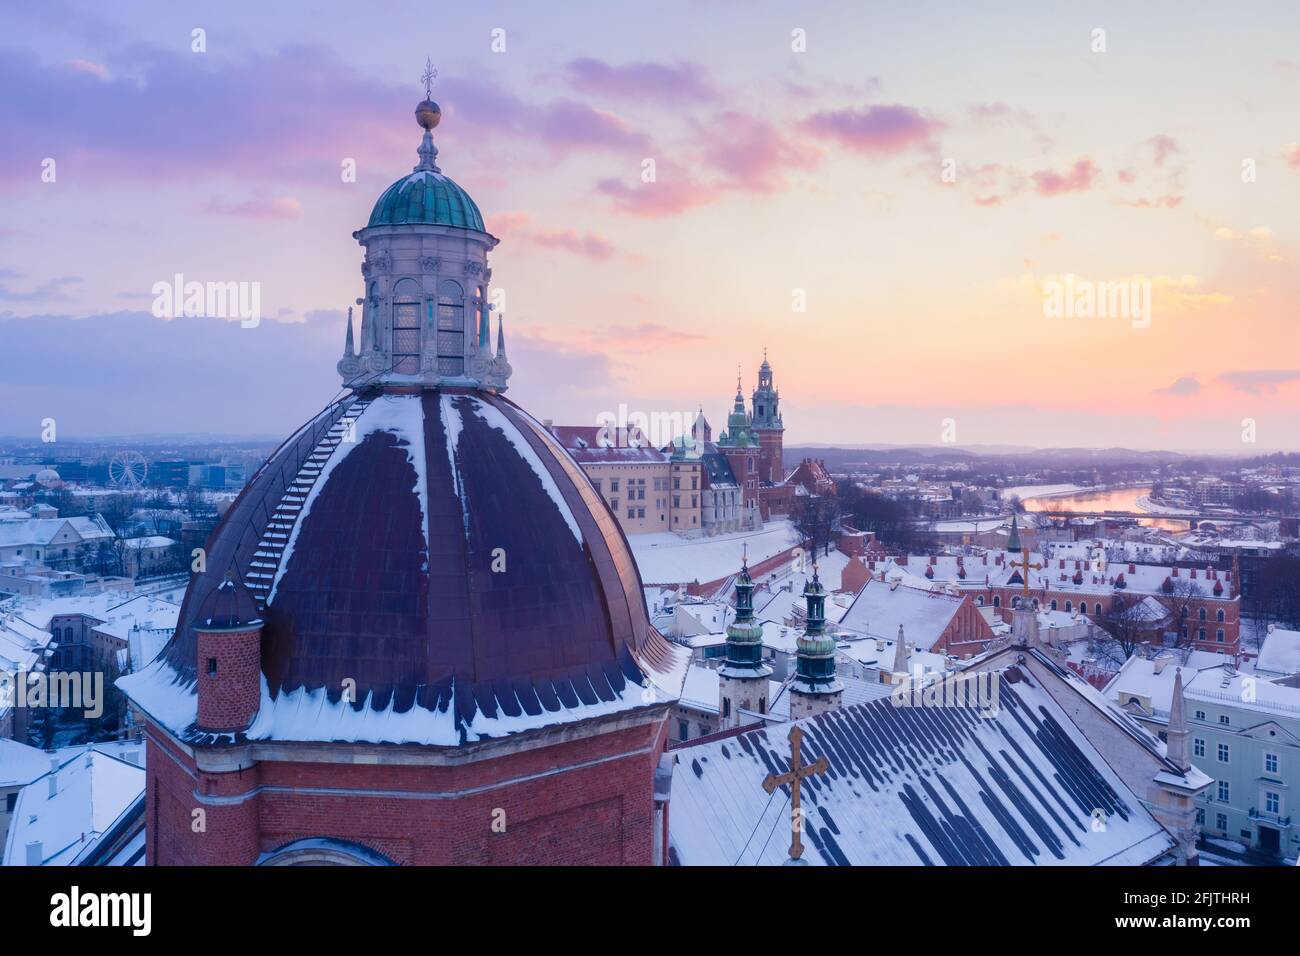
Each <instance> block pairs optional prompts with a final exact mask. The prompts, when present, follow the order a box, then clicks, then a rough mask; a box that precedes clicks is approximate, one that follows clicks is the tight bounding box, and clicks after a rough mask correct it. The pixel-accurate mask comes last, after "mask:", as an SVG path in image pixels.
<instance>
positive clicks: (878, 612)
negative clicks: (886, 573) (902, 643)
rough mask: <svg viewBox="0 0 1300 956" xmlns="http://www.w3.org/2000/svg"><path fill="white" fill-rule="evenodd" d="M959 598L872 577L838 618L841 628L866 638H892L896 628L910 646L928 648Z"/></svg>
mask: <svg viewBox="0 0 1300 956" xmlns="http://www.w3.org/2000/svg"><path fill="white" fill-rule="evenodd" d="M962 602H963V599H962V598H960V597H954V596H952V595H949V594H945V593H943V592H942V591H930V590H923V589H921V588H915V587H908V586H907V585H904V584H899V585H898V586H897V587H895V586H893V585H892V584H890V583H886V582H884V581H879V580H877V579H875V578H872V579H871V580H870V581H868V582H867V583H866V585H865V586H863V588H862V590H861V591H859V592H858V596H857V599H856V600H855V601H854V602H853V605H852V607H850V608H849V609H848V612H847V613H845V615H844V617H843V618H841V619H840V622H839V627H840V629H841V630H845V631H852V632H854V633H857V634H861V635H863V636H867V637H876V638H888V639H893V638H895V637H897V636H898V628H899V626H900V625H901V626H902V628H903V638H904V640H906V641H907V643H908V644H910V645H911V646H913V647H918V648H920V649H921V650H926V651H928V650H929V649H930V648H932V647H933V646H934V645H935V642H936V641H938V640H939V637H940V636H941V635H942V634H943V632H944V630H945V629H946V628H947V627H948V625H949V624H950V623H952V619H953V618H954V617H955V616H956V614H957V611H958V610H959V609H960V608H961V606H962Z"/></svg>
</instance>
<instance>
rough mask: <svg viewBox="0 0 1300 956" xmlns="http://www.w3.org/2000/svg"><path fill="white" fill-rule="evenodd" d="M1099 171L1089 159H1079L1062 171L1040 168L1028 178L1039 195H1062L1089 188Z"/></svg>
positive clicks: (1084, 190)
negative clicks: (1031, 180)
mask: <svg viewBox="0 0 1300 956" xmlns="http://www.w3.org/2000/svg"><path fill="white" fill-rule="evenodd" d="M1100 173H1101V171H1100V170H1099V169H1097V165H1096V164H1095V163H1094V162H1093V161H1092V160H1091V159H1080V160H1078V161H1076V162H1075V163H1074V165H1073V166H1071V167H1070V168H1069V169H1068V170H1066V171H1065V172H1063V173H1058V172H1056V171H1055V170H1051V169H1040V170H1039V171H1038V172H1036V173H1034V174H1033V176H1031V177H1030V178H1031V179H1033V181H1034V188H1035V189H1036V190H1037V191H1038V194H1039V195H1040V196H1064V195H1066V194H1068V193H1078V192H1086V191H1087V190H1089V189H1091V188H1092V185H1093V183H1094V182H1096V180H1097V177H1098V176H1099V175H1100Z"/></svg>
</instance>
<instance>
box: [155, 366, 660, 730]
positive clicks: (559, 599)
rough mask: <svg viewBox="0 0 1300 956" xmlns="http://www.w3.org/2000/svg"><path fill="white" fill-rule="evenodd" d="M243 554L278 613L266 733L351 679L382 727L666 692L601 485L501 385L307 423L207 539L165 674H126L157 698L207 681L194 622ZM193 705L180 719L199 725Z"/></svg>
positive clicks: (378, 402)
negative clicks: (654, 683)
mask: <svg viewBox="0 0 1300 956" xmlns="http://www.w3.org/2000/svg"><path fill="white" fill-rule="evenodd" d="M231 575H233V576H234V577H236V578H238V579H239V580H241V581H242V582H243V584H244V585H246V586H247V587H248V589H249V591H250V592H251V593H252V595H253V597H254V598H255V599H256V600H257V602H258V604H259V608H260V610H261V613H262V618H263V619H264V625H263V637H262V670H263V674H264V676H265V679H266V691H265V695H266V696H265V699H264V702H263V706H262V710H263V713H262V714H261V715H259V716H260V719H261V722H260V723H259V722H255V723H254V725H253V727H252V728H250V730H249V736H250V737H257V736H274V737H277V738H282V739H283V738H286V737H288V738H290V739H301V733H302V730H303V725H302V723H301V720H302V718H303V709H304V707H307V708H309V709H310V711H311V714H312V718H311V719H312V720H314V721H317V722H319V721H320V720H321V713H322V711H325V712H329V711H336V710H337V708H338V706H339V701H340V700H343V699H344V697H345V694H350V695H351V696H350V698H349V699H350V700H351V701H355V706H353V707H348V708H347V709H348V710H350V711H352V713H353V715H354V716H355V717H356V718H358V719H360V718H361V717H362V715H363V714H364V713H365V712H369V714H370V715H371V722H370V724H369V726H368V727H367V729H366V731H365V733H364V734H363V736H364V738H365V739H372V740H380V741H394V742H403V741H406V742H423V743H443V744H448V745H454V744H456V743H459V742H463V741H464V740H467V739H474V738H475V737H476V736H496V735H499V734H500V733H508V732H512V731H515V730H519V729H528V728H529V727H536V726H545V725H546V724H548V723H556V722H562V721H566V720H572V719H580V718H581V717H582V716H584V715H591V714H595V713H604V712H609V711H610V710H614V709H621V708H623V707H635V706H640V705H643V704H648V703H653V702H655V701H656V699H657V698H656V695H655V694H654V693H653V692H649V693H647V690H646V688H645V687H644V686H643V684H645V683H646V682H647V670H654V666H655V662H656V661H659V662H664V661H668V660H669V659H670V658H671V657H672V653H671V651H670V649H669V645H668V644H667V642H665V641H664V640H663V638H662V637H660V636H659V635H658V634H657V633H656V632H653V631H652V630H651V629H650V626H649V622H648V618H647V614H646V609H645V603H644V598H643V594H642V590H641V582H640V577H639V575H638V573H637V570H636V565H635V563H634V561H633V557H632V554H631V551H630V549H629V547H628V544H627V541H626V539H625V538H624V537H623V534H622V532H621V530H620V529H619V527H618V524H617V522H616V521H615V519H614V517H613V515H612V514H610V512H609V510H608V508H606V507H605V505H604V503H603V502H602V501H601V499H600V496H599V494H598V493H597V492H596V491H595V489H594V488H593V487H592V486H591V484H590V482H588V481H587V479H586V477H585V476H584V475H583V474H582V472H581V470H580V469H579V467H578V465H577V464H576V463H575V462H574V461H573V459H572V458H570V457H569V455H568V454H567V453H566V452H565V451H564V449H563V448H562V447H561V446H560V444H559V443H558V442H557V441H556V440H555V439H554V438H553V437H552V436H551V435H550V433H549V432H548V431H547V430H546V429H545V427H544V426H542V425H541V424H540V423H539V422H537V421H536V420H535V419H534V418H533V417H532V416H530V415H528V414H527V413H526V412H524V411H523V410H522V409H520V408H519V407H518V406H516V405H515V404H514V403H512V402H511V401H509V400H508V399H506V398H504V397H503V396H500V395H495V394H491V393H487V392H480V391H473V390H467V389H424V390H410V391H406V392H397V391H394V390H391V389H390V390H383V391H376V392H370V393H363V394H362V395H359V396H350V397H349V398H347V399H344V400H343V401H341V402H339V403H338V404H336V405H333V406H331V407H330V408H328V409H327V410H326V411H325V412H324V413H322V415H321V416H319V417H318V418H316V419H315V420H313V421H311V422H309V423H308V424H307V425H305V426H303V428H302V429H300V430H299V431H298V432H297V434H295V435H294V437H293V438H291V439H290V440H289V441H288V442H286V443H285V444H284V445H283V446H282V447H281V448H280V449H279V450H278V451H277V452H276V453H275V454H274V455H273V456H272V457H271V458H270V459H269V460H268V461H267V463H266V464H265V465H264V466H263V467H262V469H261V470H260V471H259V472H258V473H257V475H256V476H255V477H254V478H253V480H252V481H251V482H250V484H249V486H248V488H247V489H246V490H245V491H244V493H243V494H242V495H241V496H240V498H239V499H238V500H237V501H236V502H235V504H234V505H233V506H232V507H231V509H230V510H229V512H228V513H227V514H226V516H225V518H224V519H223V521H222V523H221V524H220V526H219V527H218V529H217V531H216V532H215V534H214V536H213V538H212V539H211V540H210V541H209V544H208V553H207V570H206V571H205V572H204V573H203V574H201V575H199V576H198V577H196V578H195V579H194V580H193V582H192V583H191V585H190V588H189V590H188V592H187V594H186V599H185V604H184V607H183V608H182V611H181V616H180V621H179V623H178V627H177V630H176V637H175V639H174V640H173V641H172V642H171V643H170V644H169V645H168V647H167V648H166V650H165V651H164V652H163V654H162V655H160V659H159V663H158V665H157V667H158V668H159V669H165V671H166V673H165V674H163V675H161V676H163V677H165V680H161V681H160V680H158V679H157V678H158V677H159V676H160V675H158V674H155V675H154V679H151V680H149V681H146V682H144V683H145V684H148V685H149V686H141V683H139V682H137V683H134V684H133V686H132V687H131V688H130V691H131V693H132V696H133V697H135V698H136V700H137V702H138V703H140V704H142V706H144V707H145V709H146V710H147V711H150V712H153V711H152V710H151V708H150V700H151V699H155V700H157V703H156V704H155V705H154V707H155V708H156V710H158V711H160V712H161V711H168V712H170V711H171V709H172V708H173V707H174V706H175V702H174V701H167V700H164V699H162V698H160V697H157V696H156V694H157V692H159V691H161V690H163V689H165V688H166V687H167V686H168V685H171V687H172V689H173V690H175V691H178V692H180V693H182V694H184V693H187V688H188V687H190V686H191V685H193V683H194V680H195V677H196V674H197V637H196V634H195V631H194V627H195V625H196V624H201V623H202V622H201V621H200V618H201V617H202V616H203V615H204V614H205V613H206V612H205V611H204V608H205V607H207V606H208V605H209V604H210V600H209V598H210V595H211V594H212V592H214V591H215V590H216V589H218V588H219V587H221V586H222V585H223V582H225V581H226V580H227V577H228V576H231ZM647 664H648V667H647ZM665 669H667V666H666V667H665ZM142 676H143V675H142ZM350 682H351V683H350ZM321 691H323V692H324V693H323V694H321V693H320V692H321ZM163 696H164V697H165V695H163ZM344 706H345V707H346V706H347V705H346V703H345V704H344ZM277 708H278V716H277ZM289 708H291V709H292V710H293V712H294V713H293V716H292V717H288V716H286V713H285V711H286V709H289ZM180 712H181V713H182V717H181V719H180V720H179V722H178V723H177V724H176V725H175V726H174V727H173V729H174V730H175V731H176V732H178V733H180V734H181V735H182V736H185V735H186V731H187V729H188V731H190V735H191V736H194V735H195V733H196V731H195V728H193V727H189V728H187V727H185V726H184V725H185V723H186V720H185V717H184V713H185V710H184V707H183V706H182V708H181V711H180ZM420 712H424V713H425V714H426V715H427V717H428V719H427V720H425V721H424V722H423V723H419V722H418V721H411V720H407V721H402V722H401V723H402V726H401V728H400V729H398V728H397V723H398V722H399V720H398V719H399V718H401V717H402V716H403V715H407V716H408V717H409V716H411V715H418V714H419V713H420ZM376 713H378V714H382V715H383V716H384V717H385V719H387V718H392V719H393V721H394V723H393V725H391V726H386V725H385V722H384V720H375V719H374V716H375V714H376ZM335 716H336V717H337V716H338V715H337V714H336V715H335ZM347 716H348V715H346V714H344V715H343V716H342V719H343V722H344V723H348V724H351V723H352V722H351V721H348V720H347ZM277 720H278V722H279V725H278V726H276V725H275V724H276V721H277ZM317 729H319V727H317ZM311 732H313V733H314V732H316V731H314V730H313V731H311ZM324 733H325V737H324V739H352V737H353V734H354V733H355V728H353V729H349V730H346V731H343V730H338V731H333V733H334V734H335V736H334V737H331V736H330V734H331V731H330V730H328V729H327V730H325V731H324ZM309 739H316V738H309Z"/></svg>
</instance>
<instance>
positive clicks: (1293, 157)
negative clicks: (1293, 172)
mask: <svg viewBox="0 0 1300 956" xmlns="http://www.w3.org/2000/svg"><path fill="white" fill-rule="evenodd" d="M1282 158H1283V159H1285V160H1286V164H1287V165H1288V166H1290V167H1291V168H1292V169H1300V143H1288V144H1287V145H1286V147H1285V148H1283V150H1282Z"/></svg>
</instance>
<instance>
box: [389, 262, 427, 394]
mask: <svg viewBox="0 0 1300 956" xmlns="http://www.w3.org/2000/svg"><path fill="white" fill-rule="evenodd" d="M392 356H393V371H394V372H397V373H398V374H399V375H418V374H419V373H420V287H419V285H417V284H416V282H415V280H414V279H402V280H401V281H400V282H398V283H397V285H395V286H394V287H393V347H392Z"/></svg>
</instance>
